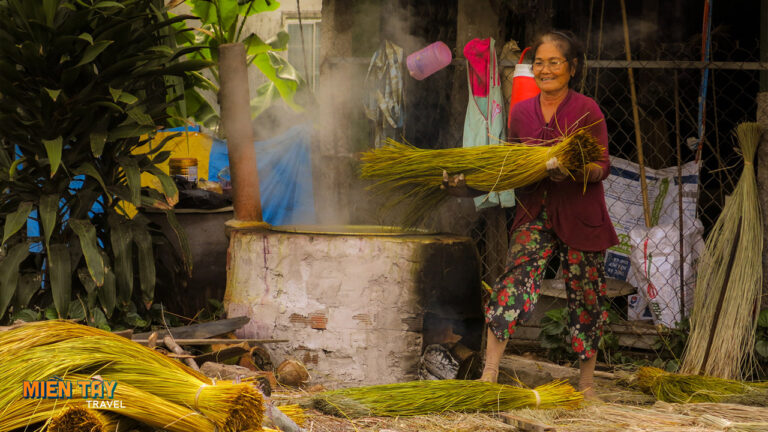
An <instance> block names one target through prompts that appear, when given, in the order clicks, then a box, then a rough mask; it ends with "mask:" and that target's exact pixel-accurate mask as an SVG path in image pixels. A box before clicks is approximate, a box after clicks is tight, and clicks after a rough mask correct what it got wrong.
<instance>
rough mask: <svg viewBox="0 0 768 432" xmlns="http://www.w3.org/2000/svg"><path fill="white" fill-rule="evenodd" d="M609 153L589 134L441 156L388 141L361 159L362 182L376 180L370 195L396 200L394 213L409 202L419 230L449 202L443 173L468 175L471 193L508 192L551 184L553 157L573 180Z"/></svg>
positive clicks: (410, 222)
mask: <svg viewBox="0 0 768 432" xmlns="http://www.w3.org/2000/svg"><path fill="white" fill-rule="evenodd" d="M547 144H552V145H551V146H547ZM604 150H605V149H604V148H603V146H601V145H600V144H599V143H598V142H597V140H596V139H595V138H594V137H593V136H592V135H590V134H589V133H588V132H587V130H586V128H582V129H578V130H576V131H574V132H572V133H571V134H569V135H567V136H565V137H563V138H562V139H560V140H558V141H556V142H554V143H549V142H547V143H538V142H537V143H535V144H533V143H530V144H525V143H523V144H500V145H489V146H478V147H467V148H450V149H439V150H427V149H419V148H416V147H413V146H411V145H408V144H401V143H398V142H396V141H394V140H391V139H388V140H387V145H386V146H384V147H381V148H378V149H374V150H370V151H367V152H364V153H363V154H362V155H361V158H360V159H361V161H362V166H361V173H360V177H361V178H363V179H370V180H376V183H374V184H373V185H371V186H369V189H373V190H376V191H378V192H381V193H385V194H388V195H391V196H392V199H391V201H390V202H389V204H388V206H390V207H393V206H396V205H398V204H400V203H401V202H404V201H410V202H411V206H412V207H411V208H410V210H409V211H408V214H407V215H406V217H405V218H404V225H406V226H415V225H417V224H418V223H419V222H421V221H423V220H424V219H425V218H426V216H428V214H429V212H431V211H432V210H434V209H435V208H437V206H439V205H440V204H441V203H442V202H443V201H444V200H446V199H448V198H449V195H448V194H447V193H446V192H445V191H444V190H442V189H441V188H440V186H441V185H442V182H443V171H447V172H448V174H449V175H457V174H464V176H465V178H466V184H467V186H468V187H470V188H473V189H477V190H480V191H484V192H491V191H503V190H507V189H515V188H520V187H523V186H527V185H530V184H533V183H535V182H537V181H540V180H542V179H544V178H546V177H547V176H548V174H547V168H546V162H547V161H548V160H549V159H550V158H552V157H557V159H558V161H559V162H560V165H561V167H562V169H563V171H565V172H566V173H567V174H568V175H570V176H571V177H574V174H575V173H577V172H588V170H589V168H590V167H589V166H588V165H589V163H591V162H596V161H598V160H600V159H601V158H602V157H603V152H604ZM585 186H586V184H585Z"/></svg>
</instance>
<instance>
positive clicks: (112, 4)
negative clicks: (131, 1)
mask: <svg viewBox="0 0 768 432" xmlns="http://www.w3.org/2000/svg"><path fill="white" fill-rule="evenodd" d="M93 7H94V8H97V9H99V8H101V9H105V8H111V7H119V8H122V9H125V6H123V5H121V4H120V3H118V2H116V1H100V2H98V3H96V4H95V5H93Z"/></svg>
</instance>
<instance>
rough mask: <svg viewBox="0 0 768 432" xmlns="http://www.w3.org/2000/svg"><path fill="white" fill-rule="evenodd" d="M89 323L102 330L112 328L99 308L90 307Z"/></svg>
mask: <svg viewBox="0 0 768 432" xmlns="http://www.w3.org/2000/svg"><path fill="white" fill-rule="evenodd" d="M89 324H90V325H91V326H93V327H96V328H100V329H102V330H104V331H112V328H111V327H110V326H109V322H108V321H107V317H106V316H104V312H102V311H101V309H99V308H91V322H90V323H89Z"/></svg>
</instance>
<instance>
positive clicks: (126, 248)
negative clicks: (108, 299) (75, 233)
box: [108, 214, 133, 303]
mask: <svg viewBox="0 0 768 432" xmlns="http://www.w3.org/2000/svg"><path fill="white" fill-rule="evenodd" d="M108 222H109V227H110V236H109V237H110V243H111V245H112V252H113V253H114V256H115V261H114V267H115V276H116V279H117V292H118V297H119V298H120V301H121V302H122V303H127V302H129V301H130V299H131V294H132V292H133V234H132V231H131V229H130V225H129V224H130V222H127V221H126V220H125V219H123V218H122V217H120V216H117V215H114V214H113V215H110V216H109V218H108Z"/></svg>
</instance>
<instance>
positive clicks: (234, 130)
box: [219, 43, 262, 222]
mask: <svg viewBox="0 0 768 432" xmlns="http://www.w3.org/2000/svg"><path fill="white" fill-rule="evenodd" d="M245 61H246V60H245V46H244V45H243V44H241V43H234V44H223V45H220V46H219V74H220V75H221V88H220V92H219V99H220V100H219V103H220V105H221V123H222V127H223V128H224V135H225V137H226V139H227V148H228V150H229V171H230V175H231V178H232V202H233V206H234V209H235V220H238V221H254V222H261V221H262V217H261V196H260V193H259V174H258V170H257V168H256V150H255V149H254V146H253V142H254V139H253V127H252V126H251V103H250V92H249V89H248V69H247V66H246V63H245Z"/></svg>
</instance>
